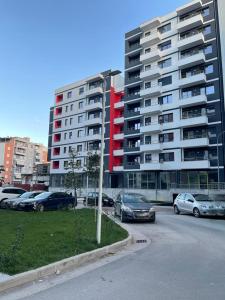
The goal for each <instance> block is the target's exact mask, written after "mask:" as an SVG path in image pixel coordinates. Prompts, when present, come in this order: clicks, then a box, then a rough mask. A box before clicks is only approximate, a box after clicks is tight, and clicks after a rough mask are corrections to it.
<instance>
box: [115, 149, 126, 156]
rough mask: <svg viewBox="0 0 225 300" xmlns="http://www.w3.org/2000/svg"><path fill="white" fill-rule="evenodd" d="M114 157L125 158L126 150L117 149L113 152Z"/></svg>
mask: <svg viewBox="0 0 225 300" xmlns="http://www.w3.org/2000/svg"><path fill="white" fill-rule="evenodd" d="M113 155H114V156H123V155H124V150H123V149H117V150H114V151H113Z"/></svg>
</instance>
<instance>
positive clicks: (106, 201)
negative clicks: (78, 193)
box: [83, 192, 114, 206]
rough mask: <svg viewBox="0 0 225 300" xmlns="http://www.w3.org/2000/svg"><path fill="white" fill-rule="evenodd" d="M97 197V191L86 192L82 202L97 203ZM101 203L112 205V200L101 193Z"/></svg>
mask: <svg viewBox="0 0 225 300" xmlns="http://www.w3.org/2000/svg"><path fill="white" fill-rule="evenodd" d="M98 197H99V193H95V192H91V193H88V196H87V197H85V199H84V201H83V203H84V205H86V203H87V204H88V205H98ZM102 205H103V206H113V205H114V201H113V199H112V198H110V197H109V196H108V195H106V194H104V193H102Z"/></svg>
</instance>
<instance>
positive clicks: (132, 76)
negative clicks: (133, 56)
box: [128, 70, 140, 79]
mask: <svg viewBox="0 0 225 300" xmlns="http://www.w3.org/2000/svg"><path fill="white" fill-rule="evenodd" d="M128 77H129V79H137V78H140V70H137V71H134V72H129V73H128Z"/></svg>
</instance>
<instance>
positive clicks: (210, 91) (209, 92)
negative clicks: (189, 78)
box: [205, 85, 215, 95]
mask: <svg viewBox="0 0 225 300" xmlns="http://www.w3.org/2000/svg"><path fill="white" fill-rule="evenodd" d="M205 93H206V95H212V94H215V87H214V85H209V86H206V88H205Z"/></svg>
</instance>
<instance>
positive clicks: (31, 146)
mask: <svg viewBox="0 0 225 300" xmlns="http://www.w3.org/2000/svg"><path fill="white" fill-rule="evenodd" d="M46 162H47V148H46V147H45V146H44V145H42V144H39V143H32V142H31V140H30V138H27V137H25V138H20V137H7V138H0V165H1V166H3V167H4V172H3V177H4V182H5V183H10V184H12V183H22V175H23V174H33V172H34V169H35V168H36V166H37V164H40V163H46Z"/></svg>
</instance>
